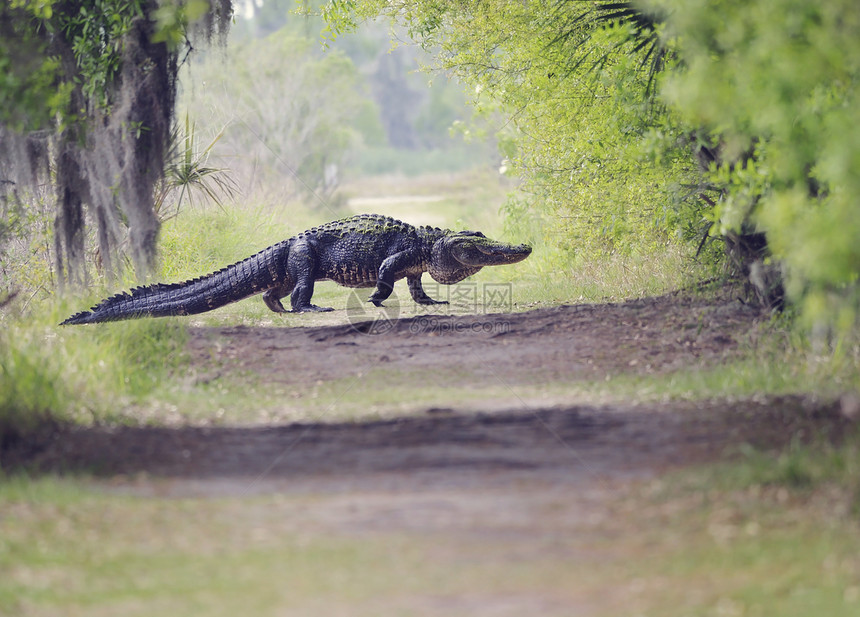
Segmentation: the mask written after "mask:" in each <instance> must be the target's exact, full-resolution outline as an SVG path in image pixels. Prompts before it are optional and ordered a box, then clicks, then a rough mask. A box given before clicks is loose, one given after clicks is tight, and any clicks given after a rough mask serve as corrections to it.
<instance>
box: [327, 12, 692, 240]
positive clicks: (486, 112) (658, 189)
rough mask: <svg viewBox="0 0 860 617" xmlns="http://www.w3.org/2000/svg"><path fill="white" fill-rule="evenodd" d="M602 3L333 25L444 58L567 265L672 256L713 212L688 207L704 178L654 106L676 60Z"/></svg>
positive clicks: (353, 18) (333, 16)
mask: <svg viewBox="0 0 860 617" xmlns="http://www.w3.org/2000/svg"><path fill="white" fill-rule="evenodd" d="M593 4H594V3H590V2H588V3H585V2H553V3H540V2H525V3H523V2H511V1H508V0H494V1H491V2H467V3H462V4H453V3H438V2H433V1H430V0H428V1H425V2H409V3H405V2H382V1H368V2H330V3H329V4H328V5H327V7H326V8H325V11H324V14H325V15H326V17H327V18H328V19H329V21H330V24H331V25H330V32H331V33H332V34H333V35H336V34H338V33H342V32H345V31H348V30H350V29H351V28H354V27H355V25H356V24H357V23H358V21H360V20H362V19H368V18H370V17H373V16H375V15H376V14H380V13H381V14H383V15H387V16H389V17H391V18H393V19H395V20H396V21H397V22H398V23H401V24H403V25H405V27H406V28H407V29H408V32H409V33H410V35H411V36H412V37H414V38H416V39H417V40H418V41H419V42H420V43H421V44H422V45H424V46H425V47H426V48H432V49H438V52H437V60H438V65H439V67H440V68H441V69H442V70H444V71H446V72H448V73H451V74H453V75H456V76H457V77H458V78H460V79H461V80H463V81H464V82H465V83H467V84H468V85H469V86H470V88H471V90H472V93H473V95H472V103H473V104H474V106H475V109H476V111H477V113H478V114H479V115H480V116H481V117H482V118H483V119H484V122H485V123H486V124H487V125H489V126H490V127H492V128H491V129H490V130H491V131H492V132H493V133H495V136H496V138H497V139H498V141H499V144H500V150H501V152H502V154H503V156H504V157H505V159H504V160H503V162H502V165H501V168H502V170H503V172H504V173H506V174H510V175H514V176H519V177H521V178H522V180H523V184H522V187H521V188H522V190H523V192H524V193H525V194H526V195H528V196H529V197H528V199H529V203H530V207H531V208H534V209H536V210H537V211H538V212H540V214H541V215H542V216H543V218H544V220H545V221H546V223H547V224H548V229H547V233H548V235H549V236H550V237H551V238H553V239H554V240H555V242H556V243H557V248H558V249H559V250H560V251H561V252H562V253H569V254H570V256H571V257H575V256H576V255H580V254H588V255H595V254H606V253H613V252H619V251H620V252H626V253H630V252H640V253H641V252H647V251H659V250H663V249H664V248H665V247H666V246H667V244H668V243H672V242H675V241H676V239H677V238H678V237H679V236H683V235H685V234H686V235H687V236H690V235H691V234H690V233H689V229H690V228H692V227H696V228H700V227H701V213H700V211H698V210H691V209H689V208H688V207H687V206H686V202H682V200H679V199H677V198H676V195H677V193H678V187H679V186H680V185H681V184H684V183H688V182H691V181H692V179H693V178H694V177H695V173H694V169H693V164H692V160H691V158H690V156H689V153H688V152H686V151H685V150H684V149H683V144H682V143H681V140H679V139H678V137H679V135H680V134H681V127H680V126H679V125H678V122H677V118H676V117H675V116H674V115H673V114H671V113H670V112H669V110H667V109H665V108H663V107H659V106H655V105H654V103H653V101H652V100H651V98H650V97H649V92H650V91H651V90H652V89H653V88H654V87H655V84H657V83H659V75H658V70H657V69H662V68H663V67H664V66H666V64H667V62H669V61H670V59H671V58H670V57H669V56H668V55H667V54H666V53H665V50H664V49H663V47H662V46H661V45H659V44H658V43H657V42H656V39H655V38H654V37H653V36H652V37H650V38H648V40H647V41H646V44H644V45H643V44H642V43H641V42H637V40H636V36H637V33H638V32H640V31H642V30H643V29H646V25H647V24H650V22H647V24H646V23H645V21H644V20H643V22H642V23H640V24H637V23H633V22H631V21H630V20H627V19H621V18H619V16H618V11H610V10H609V9H608V8H606V7H604V10H597V11H595V12H594V13H593V15H592V14H591V13H590V9H591V6H592V5H593ZM604 4H605V3H604ZM607 6H609V5H607ZM598 8H599V7H598ZM624 15H627V13H624ZM585 16H588V19H586V18H585ZM622 17H623V15H622ZM619 20H620V22H621V23H619ZM648 27H650V28H651V31H653V29H654V27H655V26H654V25H653V24H650V26H648ZM649 59H653V60H654V62H653V63H649V62H648V61H649ZM469 130H470V131H471V130H473V129H469ZM655 135H659V140H655V139H654V136H655ZM656 141H659V144H660V149H659V152H657V151H655V150H654V149H653V147H651V146H653V145H654V144H655V142H656ZM658 160H659V162H660V165H654V164H653V163H654V162H657V161H658Z"/></svg>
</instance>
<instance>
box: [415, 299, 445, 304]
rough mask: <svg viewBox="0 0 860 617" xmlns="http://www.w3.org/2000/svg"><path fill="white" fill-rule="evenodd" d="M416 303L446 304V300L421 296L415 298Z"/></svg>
mask: <svg viewBox="0 0 860 617" xmlns="http://www.w3.org/2000/svg"><path fill="white" fill-rule="evenodd" d="M416 302H417V303H418V304H448V301H447V300H434V299H433V298H421V299H420V300H416Z"/></svg>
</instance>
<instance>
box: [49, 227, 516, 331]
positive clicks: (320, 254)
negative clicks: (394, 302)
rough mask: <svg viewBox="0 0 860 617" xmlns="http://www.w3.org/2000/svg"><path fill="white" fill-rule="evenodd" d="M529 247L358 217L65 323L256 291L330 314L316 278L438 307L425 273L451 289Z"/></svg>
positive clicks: (221, 301) (167, 311) (200, 309)
mask: <svg viewBox="0 0 860 617" xmlns="http://www.w3.org/2000/svg"><path fill="white" fill-rule="evenodd" d="M531 250H532V249H531V247H530V246H528V245H526V244H520V245H511V244H504V243H502V242H496V241H494V240H490V239H489V238H487V237H486V236H484V234H482V233H481V232H479V231H451V230H448V229H439V228H436V227H427V226H424V227H415V226H413V225H409V224H408V223H404V222H402V221H398V220H396V219H393V218H390V217H387V216H380V215H378V214H361V215H358V216H353V217H350V218H345V219H341V220H338V221H334V222H331V223H326V224H325V225H320V226H318V227H314V228H313V229H309V230H307V231H305V232H302V233H300V234H299V235H297V236H294V237H292V238H290V239H289V240H284V241H282V242H278V243H277V244H274V245H272V246H270V247H269V248H267V249H264V250H262V251H260V252H259V253H257V254H256V255H252V256H251V257H248V258H247V259H244V260H242V261H240V262H238V263H235V264H233V265H231V266H227V267H226V268H223V269H221V270H219V271H217V272H213V273H212V274H209V275H207V276H203V277H200V278H196V279H193V280H190V281H185V282H183V283H171V284H155V285H148V286H144V287H137V288H135V289H132V290H131V291H130V292H127V293H125V292H124V293H120V294H117V295H115V296H112V297H110V298H107V299H106V300H103V301H102V302H100V303H99V304H97V305H96V306H94V307H93V308H92V309H90V310H89V311H83V312H80V313H77V314H75V315H72V316H71V317H69V318H68V319H66V320H65V321H64V322H62V324H61V325H70V324H86V323H99V322H103V321H118V320H121V319H134V318H138V317H165V316H169V315H195V314H197V313H205V312H206V311H211V310H213V309H216V308H218V307H221V306H224V305H225V304H229V303H231V302H236V301H237V300H241V299H243V298H247V297H248V296H252V295H254V294H258V293H262V294H263V301H264V302H265V303H266V306H268V307H269V308H270V309H271V310H273V311H274V312H276V313H286V312H288V311H287V310H286V309H285V308H284V305H283V304H281V298H284V297H286V296H287V295H289V296H290V305H291V308H292V312H303V311H330V310H332V309H330V308H324V307H319V306H316V305H314V304H311V297H312V296H313V293H314V283H316V282H317V281H334V282H336V283H338V284H340V285H343V286H345V287H375V288H376V289H375V290H374V291H373V294H371V296H370V298H369V301H370V302H373V304H375V305H376V306H382V302H383V301H384V300H385V299H386V298H388V297H389V296H390V295H391V292H392V290H393V288H394V283H395V281H398V280H400V279H402V278H405V279H406V281H407V283H408V286H409V292H410V294H411V295H412V299H413V300H415V302H417V303H419V304H440V303H441V302H439V301H437V300H434V299H432V298H431V297H430V296H428V295H427V294H426V293H425V292H424V288H423V287H422V286H421V275H422V274H423V273H425V272H427V273H428V274H429V275H430V276H431V277H432V278H433V280H435V281H436V282H438V283H442V284H445V285H453V284H454V283H458V282H460V281H462V280H463V279H465V278H466V277H468V276H471V275H473V274H475V273H476V272H477V271H478V270H480V269H481V268H483V267H484V266H499V265H505V264H512V263H516V262H518V261H522V260H523V259H525V258H526V257H528V256H529V254H531Z"/></svg>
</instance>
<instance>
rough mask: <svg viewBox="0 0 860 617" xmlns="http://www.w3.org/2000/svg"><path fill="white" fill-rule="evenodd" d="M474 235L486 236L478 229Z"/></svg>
mask: <svg viewBox="0 0 860 617" xmlns="http://www.w3.org/2000/svg"><path fill="white" fill-rule="evenodd" d="M475 235H476V236H478V237H479V238H486V237H487V236H485V235H484V234H482V233H481V232H480V231H476V232H475Z"/></svg>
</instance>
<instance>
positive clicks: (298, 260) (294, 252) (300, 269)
mask: <svg viewBox="0 0 860 617" xmlns="http://www.w3.org/2000/svg"><path fill="white" fill-rule="evenodd" d="M317 263H318V262H317V256H316V251H314V249H313V247H311V246H310V245H309V244H308V243H307V241H305V240H302V241H296V242H295V243H294V244H293V246H291V247H290V256H289V257H288V258H287V272H288V273H289V275H290V278H291V279H292V280H294V281H295V282H296V284H295V286H294V287H293V293H292V295H291V296H290V305H291V306H292V309H293V313H304V312H306V311H333V310H334V309H333V308H331V307H327V306H317V305H316V304H311V298H312V297H313V295H314V282H315V281H316V275H317Z"/></svg>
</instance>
